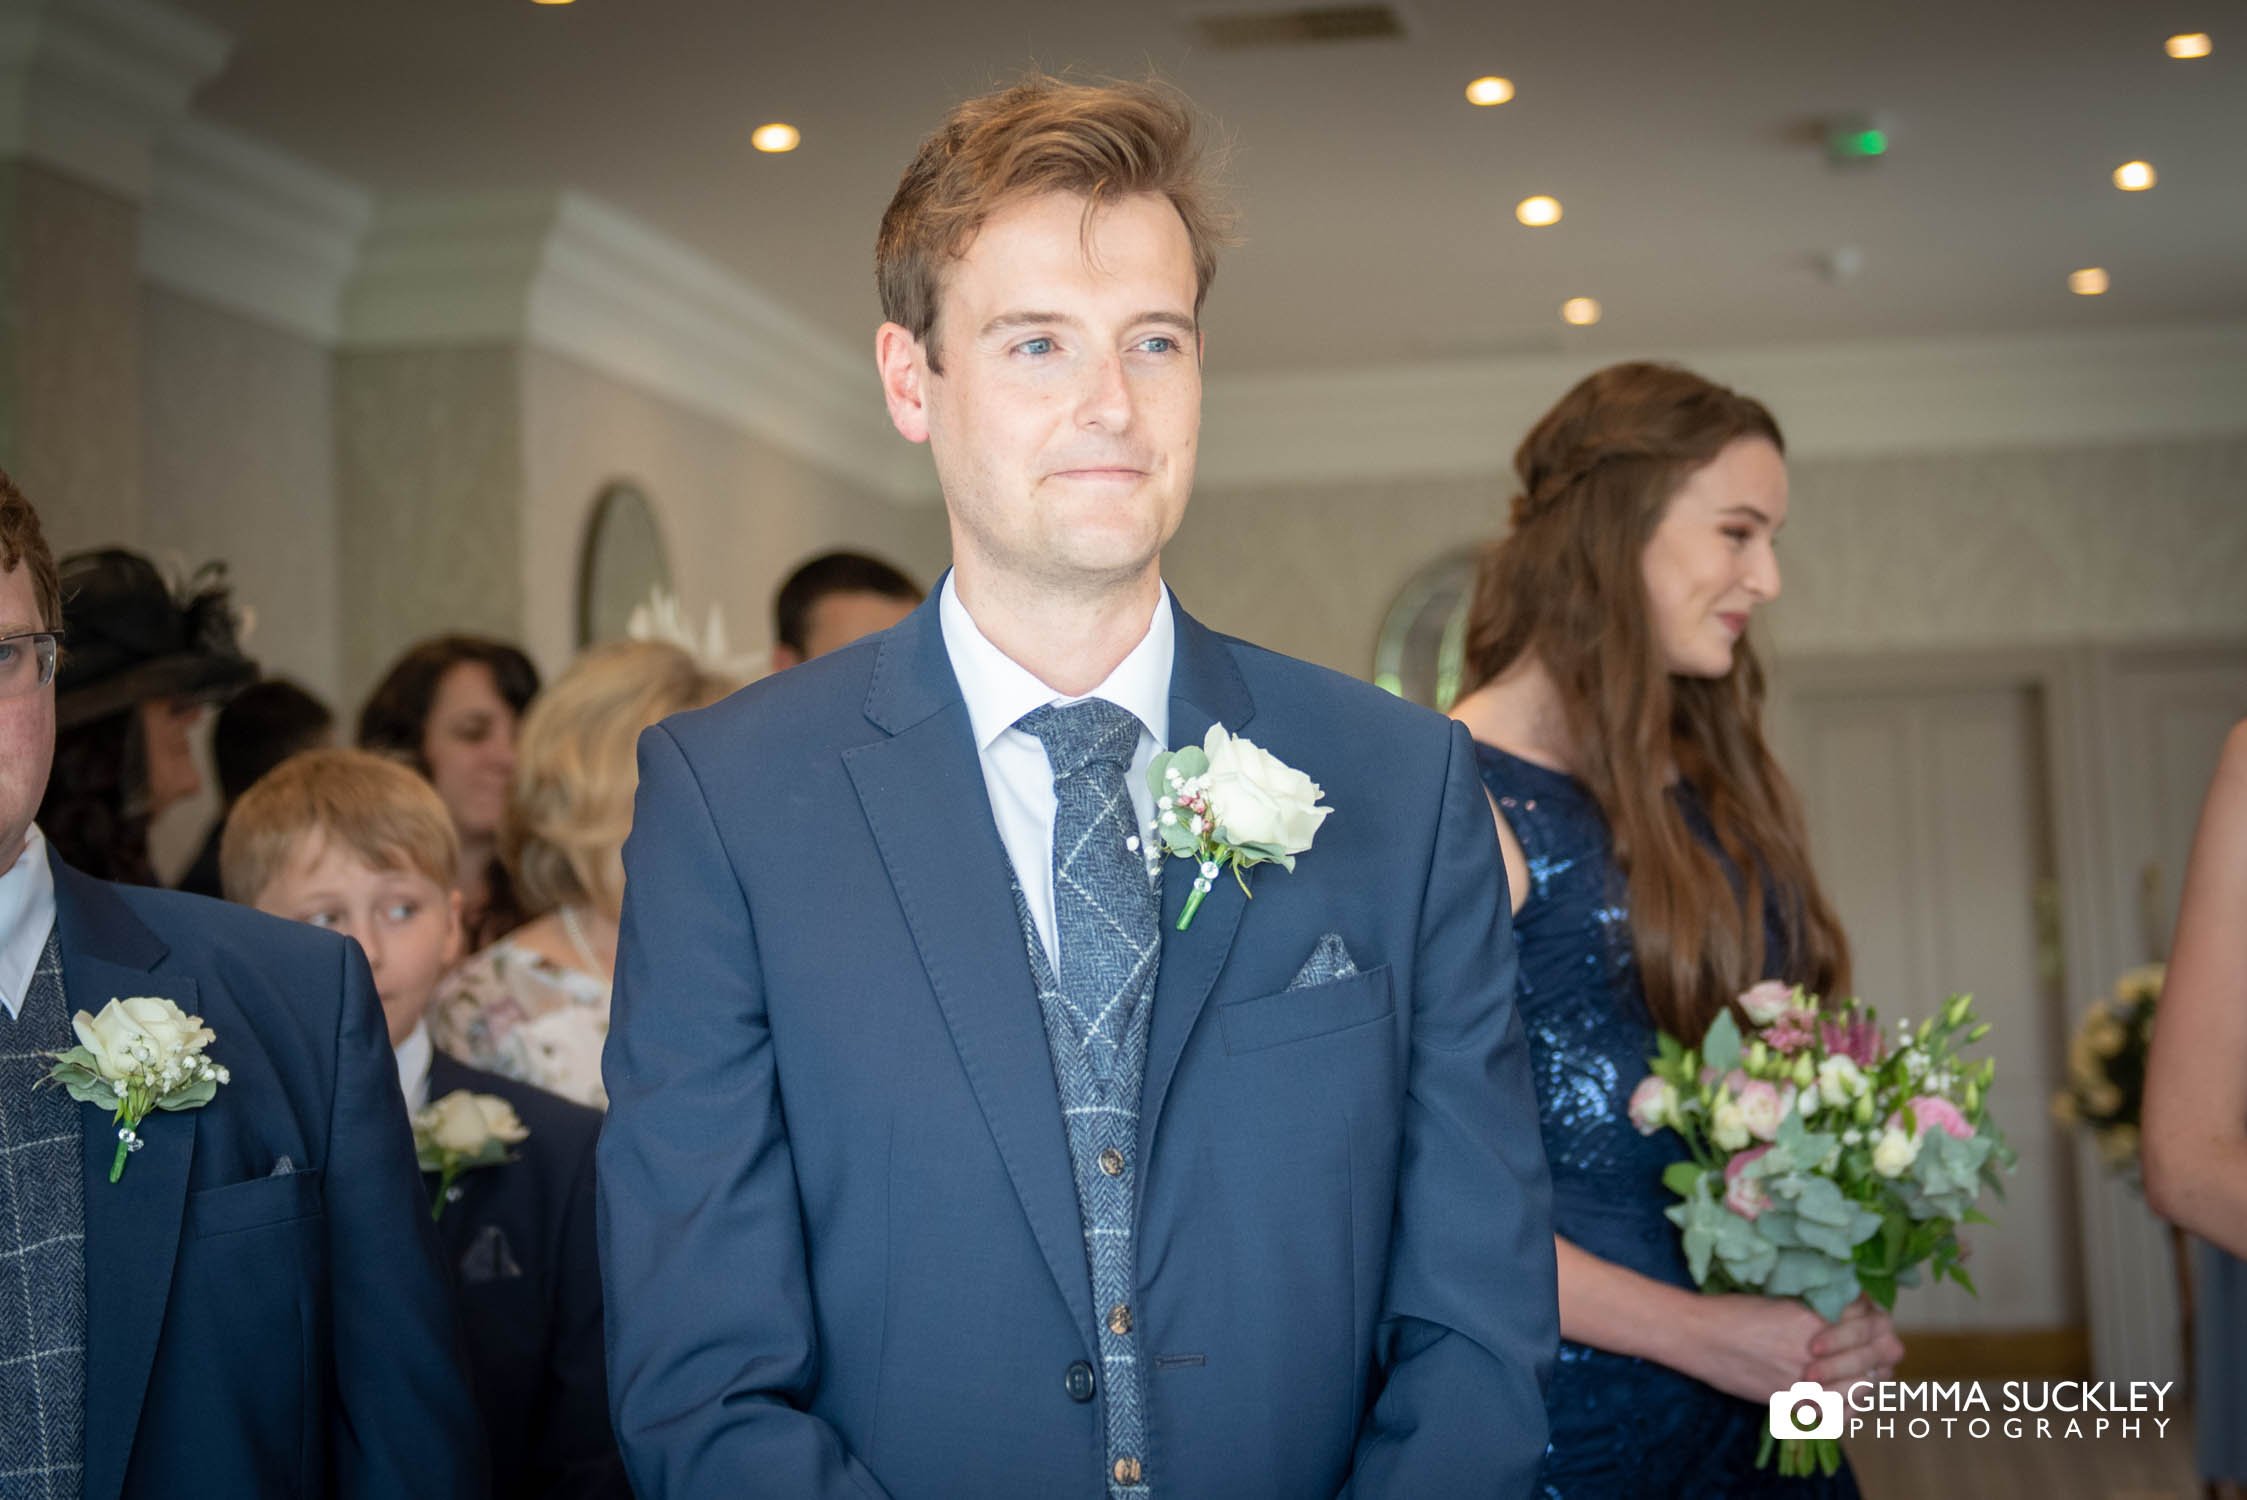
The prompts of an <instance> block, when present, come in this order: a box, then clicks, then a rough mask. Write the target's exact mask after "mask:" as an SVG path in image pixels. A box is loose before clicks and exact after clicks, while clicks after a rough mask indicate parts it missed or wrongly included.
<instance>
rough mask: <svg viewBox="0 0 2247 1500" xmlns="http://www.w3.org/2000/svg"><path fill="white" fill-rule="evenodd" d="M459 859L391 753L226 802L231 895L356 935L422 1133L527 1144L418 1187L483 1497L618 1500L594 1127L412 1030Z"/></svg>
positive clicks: (451, 922)
mask: <svg viewBox="0 0 2247 1500" xmlns="http://www.w3.org/2000/svg"><path fill="white" fill-rule="evenodd" d="M458 846H459V839H458V838H457V836H456V835H455V834H454V832H453V825H452V818H451V815H450V814H449V813H448V812H447V811H446V809H445V804H444V803H443V802H442V801H441V800H440V799H439V798H438V796H437V794H436V793H435V792H434V791H432V790H431V789H430V786H429V783H427V782H426V781H423V780H422V779H421V778H420V777H418V776H416V775H414V773H413V772H411V771H409V770H407V769H406V768H405V767H404V766H402V765H400V764H399V763H398V762H396V761H394V760H391V759H388V758H386V757H384V756H380V755H375V754H371V753H369V752H367V751H364V750H319V751H315V752H313V753H310V754H305V755H299V756H297V757H295V758H294V759H292V760H290V761H289V762H288V763H287V764H286V765H284V766H282V767H280V768H279V769H278V770H276V771H275V772H274V773H273V774H272V775H270V776H267V777H266V778H265V779H264V780H262V781H260V782H259V783H258V784H257V785H256V786H255V787H253V788H251V789H250V790H249V791H248V792H247V793H246V794H245V795H244V796H243V797H242V798H241V800H240V801H239V802H238V803H237V804H236V806H235V808H234V812H233V815H232V816H231V817H229V818H228V820H227V824H226V839H225V846H224V847H225V852H224V856H223V868H224V871H225V880H226V894H227V895H228V896H229V897H230V898H231V899H233V900H236V901H240V902H243V903H245V904H247V905H251V906H255V907H256V908H257V909H258V910H260V911H263V912H269V913H271V914H272V915H274V916H278V917H286V918H289V919H290V920H292V921H297V922H308V923H310V924H312V925H313V926H315V927H325V928H327V929H329V930H330V931H332V932H340V933H342V934H343V935H344V936H346V937H349V938H353V939H356V940H357V942H358V944H359V946H360V948H361V949H363V950H364V951H365V953H366V955H367V963H368V965H369V966H370V967H371V968H372V970H373V972H374V982H375V991H376V993H377V994H378V995H379V996H380V998H381V1000H382V1013H383V1019H384V1022H385V1023H386V1025H387V1028H388V1030H389V1035H390V1045H391V1048H392V1050H393V1052H394V1053H395V1055H396V1057H397V1060H398V1083H399V1086H400V1087H401V1088H402V1089H404V1091H405V1096H406V1109H407V1111H408V1112H409V1113H411V1114H413V1115H415V1116H417V1117H418V1124H419V1127H420V1128H421V1129H422V1130H423V1131H425V1132H427V1133H430V1134H431V1135H434V1134H436V1133H437V1132H438V1131H439V1130H447V1131H451V1130H455V1129H458V1130H461V1131H463V1132H465V1133H466V1134H468V1135H473V1134H474V1133H475V1132H476V1131H477V1130H478V1129H479V1128H481V1129H486V1130H489V1129H493V1128H495V1120H496V1128H498V1129H499V1130H502V1131H504V1132H505V1134H508V1135H513V1134H516V1133H518V1132H521V1133H522V1135H521V1139H519V1140H516V1141H513V1142H512V1143H511V1144H509V1145H508V1146H507V1149H506V1154H505V1157H504V1159H503V1160H500V1161H496V1162H493V1163H492V1164H490V1165H488V1166H483V1167H478V1168H476V1169H474V1170H470V1171H465V1172H462V1173H460V1174H459V1176H458V1178H457V1180H456V1181H453V1182H451V1183H446V1182H445V1181H444V1180H443V1179H442V1177H441V1176H434V1175H431V1174H428V1173H427V1172H426V1169H425V1177H424V1180H425V1181H426V1182H428V1183H429V1185H430V1187H431V1191H432V1192H433V1193H436V1194H441V1195H442V1197H443V1201H441V1202H438V1201H436V1200H434V1199H433V1200H432V1203H433V1206H434V1207H435V1208H436V1209H437V1236H438V1238H439V1239H440V1240H441V1241H442V1242H443V1245H444V1249H445V1261H446V1264H447V1266H448V1267H449V1268H450V1269H451V1271H452V1278H453V1286H454V1290H455V1294H456V1301H457V1303H458V1305H459V1307H460V1312H461V1320H462V1323H463V1325H464V1327H465V1329H466V1332H467V1335H468V1368H469V1373H470V1375H471V1376H472V1377H473V1380H474V1384H475V1387H476V1404H477V1406H478V1408H479V1410H480V1412H481V1414H482V1416H483V1421H484V1435H485V1437H486V1439H487V1440H488V1443H489V1446H490V1449H491V1456H492V1473H493V1478H494V1481H495V1489H494V1493H495V1495H496V1496H497V1497H498V1500H533V1497H550V1496H584V1497H590V1496H617V1497H623V1496H625V1495H627V1494H629V1490H628V1489H627V1487H626V1485H625V1482H624V1465H623V1461H622V1459H620V1458H619V1457H618V1455H617V1449H616V1440H615V1438H614V1437H613V1436H612V1435H611V1433H610V1429H609V1413H608V1386H607V1381H606V1379H605V1377H604V1375H603V1372H602V1367H601V1280H600V1267H599V1265H598V1263H597V1262H596V1260H595V1256H594V1240H593V1143H594V1139H595V1138H596V1137H597V1136H598V1135H599V1133H600V1128H601V1117H600V1116H599V1115H598V1114H597V1113H595V1112H594V1111H592V1110H589V1109H584V1108H581V1107H580V1106H578V1105H574V1104H570V1103H568V1102H566V1101H564V1100H561V1099H557V1098H555V1097H554V1096H553V1095H552V1094H549V1093H546V1092H545V1091H544V1090H542V1089H535V1088H532V1087H531V1086H530V1085H528V1084H525V1083H519V1082H517V1081H515V1080H514V1079H511V1078H500V1077H497V1076H495V1075H493V1074H490V1073H483V1072H479V1071H477V1070H476V1069H474V1068H470V1067H466V1066H464V1065H463V1064H461V1063H458V1062H455V1061H454V1060H453V1059H452V1058H450V1057H447V1056H445V1055H444V1054H443V1053H440V1052H437V1051H435V1050H434V1048H433V1047H432V1046H431V1045H430V1040H429V1028H428V1026H427V1024H426V1023H425V1021H424V1019H423V1016H424V1013H425V1012H426V1011H427V1010H428V1008H429V1000H430V997H431V995H432V994H433V993H434V992H435V990H436V987H437V981H438V979H439V977H440V976H442V975H443V973H444V971H445V970H446V968H448V967H449V966H450V965H451V964H452V963H453V962H455V961H457V960H458V958H459V957H460V893H459V892H458V891H455V890H453V889H451V886H452V881H453V872H454V871H455V869H456V868H457V867H458V860H459V847H458ZM492 1100H496V1101H498V1102H499V1104H501V1105H502V1106H504V1108H505V1111H506V1113H504V1114H502V1113H501V1112H500V1111H498V1110H494V1109H492V1108H491V1107H490V1105H489V1104H488V1103H487V1102H486V1101H492ZM428 1111H434V1112H433V1113H425V1112H428ZM415 1217H416V1218H417V1219H418V1218H419V1217H421V1215H420V1214H419V1212H418V1211H417V1212H416V1214H415ZM401 1227H403V1226H401Z"/></svg>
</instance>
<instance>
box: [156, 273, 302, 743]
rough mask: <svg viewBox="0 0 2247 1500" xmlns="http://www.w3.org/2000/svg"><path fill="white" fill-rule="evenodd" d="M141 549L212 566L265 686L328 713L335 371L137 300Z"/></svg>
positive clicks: (269, 337)
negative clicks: (311, 699) (242, 618)
mask: <svg viewBox="0 0 2247 1500" xmlns="http://www.w3.org/2000/svg"><path fill="white" fill-rule="evenodd" d="M140 326H141V408H142V429H141V470H142V473H143V475H144V476H145V486H146V489H145V500H144V503H143V518H142V525H141V528H140V534H139V537H138V542H139V544H140V545H141V546H144V547H146V548H147V549H148V550H149V551H151V552H152V553H154V554H156V555H157V556H159V557H162V558H165V559H166V560H167V561H169V562H174V563H178V564H180V565H183V566H184V567H186V568H189V569H192V568H194V567H196V566H198V565H200V564H201V563H203V562H205V561H206V560H208V559H211V558H222V559H224V560H225V562H226V563H227V566H228V570H229V573H230V575H231V577H232V579H233V581H234V594H235V598H236V599H237V600H239V601H240V602H241V603H243V604H244V605H246V606H248V607H249V609H250V610H251V611H252V613H253V616H254V621H255V623H254V625H253V628H252V630H251V633H250V636H249V639H248V641H247V642H246V643H245V649H247V650H248V651H249V653H250V654H251V655H252V656H254V657H256V658H257V659H258V661H259V662H260V663H261V664H262V665H263V666H264V668H265V670H266V671H267V672H269V673H272V674H275V675H280V676H288V677H293V678H295V679H297V680H298V681H299V682H301V683H303V684H304V685H305V686H306V687H308V688H310V689H312V690H313V691H314V692H315V693H317V694H318V695H319V696H321V697H323V698H326V699H328V700H329V701H330V702H331V703H333V702H334V701H335V698H336V693H337V690H338V688H339V687H340V686H341V681H342V657H341V647H340V635H339V631H340V611H339V609H338V607H337V585H338V575H339V571H340V568H339V563H340V555H339V549H338V527H337V515H336V494H335V430H334V425H333V422H332V413H333V410H334V397H335V389H334V378H333V371H334V361H333V359H332V357H331V356H330V355H329V353H328V351H327V350H325V349H322V348H321V347H320V346H319V345H317V344H314V343H312V342H310V341H308V340H306V339H302V338H299V337H296V336H295V335H293V334H288V333H283V332H281V331H279V330H277V329H274V328H271V327H268V326H267V325H265V324H262V323H255V322H252V321H250V320H249V319H247V318H243V317H239V316H237V315H235V314H233V313H229V312H225V311H222V310H220V309H218V308H214V307H211V306H209V305H208V304H206V303H202V302H198V301H196V300H194V299H193V298H190V297H185V296H181V295H179V294H178V293H175V292H169V291H165V290H162V289H160V288H154V287H151V288H146V289H144V290H143V292H142V294H141V311H140Z"/></svg>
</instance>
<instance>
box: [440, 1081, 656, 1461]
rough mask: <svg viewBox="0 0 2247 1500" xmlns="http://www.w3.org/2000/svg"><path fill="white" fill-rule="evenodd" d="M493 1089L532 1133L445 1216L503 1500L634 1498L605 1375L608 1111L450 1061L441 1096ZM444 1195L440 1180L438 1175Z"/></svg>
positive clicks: (476, 1174)
mask: <svg viewBox="0 0 2247 1500" xmlns="http://www.w3.org/2000/svg"><path fill="white" fill-rule="evenodd" d="M456 1089H466V1090H468V1091H469V1092H470V1093H472V1094H493V1095H496V1096H498V1097H499V1098H501V1099H504V1100H506V1101H507V1103H508V1104H509V1105H511V1106H512V1107H513V1108H514V1110H515V1116H516V1118H517V1119H519V1120H521V1121H522V1122H523V1128H524V1129H526V1130H528V1131H529V1132H530V1135H529V1138H528V1139H526V1140H525V1141H524V1142H523V1143H522V1144H521V1145H519V1146H517V1147H515V1148H514V1160H512V1161H509V1162H506V1163H504V1164H502V1165H500V1166H496V1167H485V1168H480V1169H478V1170H476V1171H473V1172H464V1173H462V1174H461V1175H460V1176H459V1177H458V1178H456V1179H455V1180H454V1184H453V1186H454V1190H455V1191H456V1192H457V1193H458V1194H459V1196H458V1197H457V1198H456V1199H455V1200H454V1201H453V1202H451V1203H448V1204H446V1205H445V1211H444V1212H443V1213H442V1214H441V1215H439V1216H438V1219H437V1237H438V1239H439V1240H440V1241H442V1242H443V1244H444V1250H445V1261H446V1264H447V1265H448V1266H450V1267H451V1269H452V1277H453V1287H454V1290H455V1292H456V1294H457V1296H458V1299H459V1304H460V1316H461V1322H462V1323H463V1324H464V1325H465V1327H466V1330H467V1335H468V1373H469V1376H470V1378H471V1380H472V1382H473V1384H474V1385H475V1387H476V1404H477V1406H478V1408H479V1409H480V1410H481V1411H482V1412H483V1417H484V1436H485V1438H486V1441H487V1445H488V1446H489V1448H490V1450H491V1458H492V1493H493V1495H494V1496H495V1497H497V1500H535V1497H550V1500H564V1497H572V1500H592V1497H595V1496H605V1497H613V1500H629V1497H630V1495H631V1493H632V1492H631V1488H630V1486H628V1485H627V1484H626V1483H625V1481H624V1461H623V1460H622V1459H621V1458H620V1457H618V1455H617V1451H616V1439H615V1437H614V1436H612V1435H611V1433H610V1429H609V1392H608V1380H607V1377H606V1376H605V1375H604V1374H603V1372H602V1368H601V1268H600V1265H599V1263H598V1262H597V1261H596V1260H595V1258H594V1253H595V1252H594V1247H593V1143H594V1141H595V1140H597V1139H598V1138H599V1136H600V1133H601V1115H600V1111H598V1110H592V1109H587V1108H586V1107H585V1106H584V1105H582V1104H572V1103H571V1102H570V1101H569V1100H567V1099H561V1098H557V1097H555V1096H554V1095H552V1094H549V1093H547V1092H546V1091H545V1090H544V1089H540V1088H533V1087H532V1086H531V1085H529V1084H527V1083H523V1082H520V1081H519V1080H516V1079H513V1078H503V1077H501V1076H500V1075H499V1074H497V1073H486V1072H483V1071H482V1070H480V1069H477V1068H471V1067H469V1066H468V1065H467V1064H466V1063H464V1062H461V1061H459V1060H458V1059H456V1058H452V1057H448V1056H446V1055H445V1054H444V1053H442V1052H440V1053H438V1054H437V1055H436V1056H435V1057H434V1058H433V1059H431V1061H430V1064H429V1097H430V1099H431V1100H432V1101H435V1100H438V1099H442V1098H444V1097H445V1096H446V1095H447V1094H450V1093H452V1092H453V1091H454V1090H456ZM425 1180H426V1181H427V1182H428V1184H429V1186H430V1190H431V1191H432V1192H433V1191H435V1185H436V1178H435V1176H434V1175H429V1176H428V1177H426V1179H425Z"/></svg>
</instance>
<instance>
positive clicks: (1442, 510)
mask: <svg viewBox="0 0 2247 1500" xmlns="http://www.w3.org/2000/svg"><path fill="white" fill-rule="evenodd" d="M1792 477H1793V505H1792V519H1791V522H1790V524H1789V526H1788V528H1787V531H1786V533H1785V535H1784V536H1783V537H1782V538H1781V541H1780V546H1779V555H1780V562H1781V565H1782V568H1783V569H1784V574H1785V584H1786V587H1785V593H1784V595H1783V597H1782V598H1781V600H1780V602H1779V603H1778V604H1777V605H1776V606H1775V607H1774V608H1773V609H1772V611H1771V615H1770V633H1771V637H1772V640H1773V643H1774V646H1775V648H1776V650H1777V652H1778V654H1779V655H1781V656H1783V655H1784V654H1785V653H1786V652H1788V651H1819V652H1837V651H1848V652H1858V651H1877V650H1883V649H1890V648H1903V647H1911V648H1929V647H1937V648H1939V647H1946V646H1948V647H1961V648H1964V647H1969V646H1999V645H2023V644H2056V643H2059V642H2071V641H2088V640H2099V641H2107V642H2123V641H2142V640H2158V639H2174V638H2178V637H2195V636H2200V637H2205V636H2226V637H2233V638H2238V637H2242V636H2247V437H2240V438H2226V439H2204V440H2197V441H2189V442H2186V441H2178V442H2163V443H2145V444H2124V445H2115V446H2102V447H2086V448H2082V449H2040V450H2034V451H2021V452H2011V453H1978V454H1952V455H1936V456H1925V457H1884V458H1855V459H1818V460H1808V461H1805V462H1802V463H1798V464H1796V465H1795V466H1794V472H1793V476H1792ZM1511 493H1512V490H1511V487H1510V485H1508V484H1506V483H1505V482H1504V481H1503V480H1502V479H1501V478H1499V477H1497V476H1494V477H1493V478H1492V479H1491V480H1490V481H1488V482H1483V481H1477V480H1444V481H1416V482H1412V483H1402V484H1396V485H1390V486H1380V487H1371V488H1368V487H1363V486H1355V485H1353V486H1348V487H1335V488H1331V489H1316V490H1299V489H1288V490H1266V489H1236V490H1221V491H1214V492H1209V493H1204V494H1201V495H1198V496H1197V497H1196V498H1195V500H1194V504H1193V508H1192V509H1191V510H1190V511H1189V512H1188V514H1187V518H1186V523H1185V526H1184V527H1183V528H1182V529H1181V530H1180V532H1179V535H1178V538H1177V540H1176V541H1174V542H1173V543H1172V544H1171V548H1170V551H1169V552H1168V553H1167V554H1166V557H1165V571H1166V573H1167V574H1168V576H1169V578H1170V581H1171V583H1172V585H1173V587H1175V588H1176V589H1177V591H1178V593H1179V596H1180V597H1181V598H1182V599H1184V600H1185V601H1186V603H1187V606H1188V607H1189V608H1191V609H1193V610H1194V611H1195V612H1196V613H1198V614H1199V615H1200V616H1201V617H1202V618H1203V619H1204V620H1205V621H1207V622H1208V623H1210V624H1212V625H1214V626H1216V627H1218V628H1220V629H1223V630H1227V631H1230V632H1232V633H1234V634H1237V635H1243V636H1246V637H1248V638H1250V639H1253V640H1256V641H1259V642H1261V643H1262V644H1265V645H1268V646H1271V647H1273V648H1275V649H1277V650H1281V651H1285V652H1288V653H1290V654H1292V655H1296V656H1302V657H1306V658H1308V659H1310V660H1312V661H1316V662H1320V663H1323V664H1325V665H1327V666H1331V667H1334V668H1336V669H1338V670H1340V671H1344V672H1349V673H1351V674H1353V675H1357V676H1368V675H1370V674H1371V670H1372V661H1373V647H1374V642H1375V640H1376V639H1377V638H1378V636H1379V634H1380V628H1381V622H1382V619H1383V617H1384V616H1385V615H1386V613H1387V611H1388V608H1389V605H1390V603H1391V601H1393V600H1394V599H1395V597H1396V595H1397V593H1398V591H1399V590H1400V589H1401V588H1402V587H1403V586H1404V584H1405V582H1406V580H1407V579H1409V578H1410V577H1411V576H1412V575H1413V573H1414V572H1415V571H1417V570H1418V569H1419V568H1420V567H1422V566H1423V565H1425V564H1427V563H1428V562H1431V561H1433V560H1434V559H1436V558H1438V557H1440V556H1442V555H1444V554H1445V553H1447V552H1449V551H1451V550H1453V549H1455V548H1458V547H1464V546H1471V545H1474V544H1476V543H1478V542H1480V541H1482V540H1484V539H1485V538H1487V537H1489V536H1491V535H1493V534H1494V533H1495V531H1496V529H1497V528H1498V526H1499V524H1500V522H1501V519H1502V517H1503V513H1504V505H1505V502H1506V500H1507V498H1508V497H1509V496H1510V495H1511Z"/></svg>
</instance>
